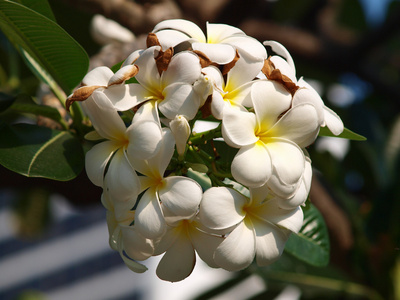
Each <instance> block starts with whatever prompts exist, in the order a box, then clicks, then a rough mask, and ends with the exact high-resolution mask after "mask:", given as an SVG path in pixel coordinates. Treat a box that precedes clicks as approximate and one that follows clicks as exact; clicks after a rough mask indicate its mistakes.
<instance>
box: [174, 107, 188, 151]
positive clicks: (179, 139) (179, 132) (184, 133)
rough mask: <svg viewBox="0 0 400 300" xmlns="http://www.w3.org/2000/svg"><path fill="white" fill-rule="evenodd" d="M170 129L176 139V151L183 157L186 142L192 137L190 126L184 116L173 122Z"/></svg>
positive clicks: (177, 117)
mask: <svg viewBox="0 0 400 300" xmlns="http://www.w3.org/2000/svg"><path fill="white" fill-rule="evenodd" d="M169 127H170V128H171V131H172V134H173V135H174V138H175V143H176V151H178V154H179V156H182V155H183V154H184V153H185V149H186V142H187V140H188V138H189V135H190V125H189V123H188V121H187V119H186V118H185V117H184V116H182V115H177V116H176V117H175V119H173V120H171V122H170V123H169Z"/></svg>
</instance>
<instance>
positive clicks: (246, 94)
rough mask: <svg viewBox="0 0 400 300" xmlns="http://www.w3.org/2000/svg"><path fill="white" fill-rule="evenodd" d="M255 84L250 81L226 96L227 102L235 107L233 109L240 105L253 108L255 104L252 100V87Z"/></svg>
mask: <svg viewBox="0 0 400 300" xmlns="http://www.w3.org/2000/svg"><path fill="white" fill-rule="evenodd" d="M253 83H254V82H253V81H250V82H247V83H245V84H243V85H241V86H239V87H238V88H236V89H234V90H232V91H229V92H228V93H227V94H225V96H224V99H225V102H229V103H230V104H232V105H233V107H235V106H240V105H244V106H247V107H252V106H253V102H252V100H251V86H252V85H253ZM228 88H229V87H228ZM244 111H247V110H244Z"/></svg>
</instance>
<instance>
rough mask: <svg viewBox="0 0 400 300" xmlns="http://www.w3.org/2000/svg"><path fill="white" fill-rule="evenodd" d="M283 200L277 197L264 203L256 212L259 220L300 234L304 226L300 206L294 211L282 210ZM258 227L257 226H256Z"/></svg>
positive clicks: (293, 209)
mask: <svg viewBox="0 0 400 300" xmlns="http://www.w3.org/2000/svg"><path fill="white" fill-rule="evenodd" d="M281 200H282V199H279V198H277V197H275V198H272V199H271V200H268V201H267V202H265V203H263V204H262V205H260V206H259V207H257V209H256V210H255V211H254V214H257V217H258V219H260V220H264V221H265V222H267V223H270V224H275V225H278V226H279V227H283V228H286V229H288V230H290V231H292V232H295V233H297V232H299V231H300V229H301V226H302V225H303V211H302V210H301V208H300V207H299V206H297V207H294V208H292V209H283V208H280V203H281ZM254 226H256V225H254Z"/></svg>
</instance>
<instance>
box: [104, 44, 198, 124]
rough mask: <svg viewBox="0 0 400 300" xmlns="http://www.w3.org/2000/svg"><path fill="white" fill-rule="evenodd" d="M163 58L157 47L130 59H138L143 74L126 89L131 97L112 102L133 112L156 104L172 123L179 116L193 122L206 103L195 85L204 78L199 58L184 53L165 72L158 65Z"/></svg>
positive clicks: (189, 53)
mask: <svg viewBox="0 0 400 300" xmlns="http://www.w3.org/2000/svg"><path fill="white" fill-rule="evenodd" d="M159 54H160V47H158V46H154V47H150V48H148V49H146V50H144V51H142V52H134V53H133V54H132V56H130V57H128V61H132V60H134V59H135V58H137V59H136V60H135V65H136V66H137V67H138V68H139V72H138V74H137V75H136V76H135V79H136V80H137V81H138V83H131V84H127V85H126V86H127V88H128V91H127V93H128V94H129V97H125V96H121V97H116V96H115V97H111V96H110V100H111V101H112V102H113V104H114V106H115V108H116V109H117V110H120V111H125V110H128V109H131V108H132V107H134V106H136V105H138V104H140V103H142V102H144V101H155V102H157V104H158V109H159V110H160V112H161V113H162V114H163V115H164V116H165V117H167V118H168V119H174V118H175V116H176V115H185V116H186V118H188V119H189V120H191V119H193V118H194V117H195V115H196V113H197V110H198V108H199V106H200V103H201V101H202V99H200V96H199V94H198V93H196V92H195V91H194V90H193V84H194V82H195V81H196V80H197V79H198V78H199V77H200V74H201V73H200V70H201V67H200V61H199V58H198V57H197V55H196V54H194V53H191V52H188V51H184V52H180V53H178V54H176V55H174V56H173V57H172V58H171V59H170V62H169V64H168V66H167V69H166V70H164V71H161V70H160V69H159V68H158V66H157V63H156V57H157V55H159ZM129 66H130V65H129V64H128V65H126V66H123V68H125V67H129ZM160 71H161V72H160ZM160 73H161V74H160ZM105 93H107V91H105Z"/></svg>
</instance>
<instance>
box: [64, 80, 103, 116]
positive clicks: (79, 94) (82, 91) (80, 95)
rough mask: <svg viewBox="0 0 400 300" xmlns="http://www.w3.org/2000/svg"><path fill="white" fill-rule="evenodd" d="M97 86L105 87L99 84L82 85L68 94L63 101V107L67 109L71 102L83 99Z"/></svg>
mask: <svg viewBox="0 0 400 300" xmlns="http://www.w3.org/2000/svg"><path fill="white" fill-rule="evenodd" d="M98 88H105V86H101V85H91V86H82V87H80V88H78V89H77V90H76V91H75V92H74V93H73V94H72V95H70V96H69V97H68V98H67V100H66V101H65V108H66V110H67V111H69V108H70V107H71V105H72V103H74V102H75V101H85V100H86V99H87V98H89V97H90V96H91V95H92V94H93V92H94V91H95V90H96V89H98Z"/></svg>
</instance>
